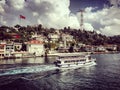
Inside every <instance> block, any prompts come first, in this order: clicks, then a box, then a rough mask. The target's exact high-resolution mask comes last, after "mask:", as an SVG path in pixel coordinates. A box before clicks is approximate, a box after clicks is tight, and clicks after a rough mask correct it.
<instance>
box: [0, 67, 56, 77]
mask: <svg viewBox="0 0 120 90" xmlns="http://www.w3.org/2000/svg"><path fill="white" fill-rule="evenodd" d="M56 69H58V67H55V66H54V65H39V66H30V67H19V68H10V69H2V70H0V76H5V75H15V74H27V73H39V72H46V71H51V70H56Z"/></svg>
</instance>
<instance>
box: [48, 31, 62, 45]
mask: <svg viewBox="0 0 120 90" xmlns="http://www.w3.org/2000/svg"><path fill="white" fill-rule="evenodd" d="M48 37H49V38H50V39H51V41H52V42H53V43H55V42H56V41H58V39H59V38H60V36H59V34H57V33H50V34H49V35H48Z"/></svg>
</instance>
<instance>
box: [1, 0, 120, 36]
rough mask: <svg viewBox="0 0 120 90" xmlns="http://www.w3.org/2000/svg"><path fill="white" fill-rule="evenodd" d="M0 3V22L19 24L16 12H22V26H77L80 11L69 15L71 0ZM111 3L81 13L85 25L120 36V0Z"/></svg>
mask: <svg viewBox="0 0 120 90" xmlns="http://www.w3.org/2000/svg"><path fill="white" fill-rule="evenodd" d="M3 1H4V3H2V4H0V15H2V16H3V19H2V21H1V24H3V25H9V26H14V25H16V24H19V23H20V19H19V15H24V16H25V17H26V19H25V20H21V25H37V24H42V25H43V26H44V27H48V28H50V27H53V28H58V29H59V28H64V27H67V26H70V27H71V28H76V29H78V28H80V13H77V14H76V15H75V14H73V13H72V14H71V11H70V9H69V6H70V0H16V1H15V0H3ZM109 2H110V4H111V6H110V7H109V6H107V5H106V6H107V7H105V8H103V9H101V10H96V9H97V7H87V8H85V13H84V28H85V29H86V30H89V31H93V30H97V32H101V33H102V34H105V35H119V34H120V33H119V26H120V17H119V15H120V10H119V9H120V8H119V6H120V0H109ZM98 30H99V31H98Z"/></svg>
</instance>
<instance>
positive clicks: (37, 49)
mask: <svg viewBox="0 0 120 90" xmlns="http://www.w3.org/2000/svg"><path fill="white" fill-rule="evenodd" d="M27 50H28V52H29V53H30V54H33V55H35V56H42V55H44V53H45V50H44V44H43V42H42V41H39V40H31V41H29V42H27Z"/></svg>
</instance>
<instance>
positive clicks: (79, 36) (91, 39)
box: [0, 24, 120, 45]
mask: <svg viewBox="0 0 120 90" xmlns="http://www.w3.org/2000/svg"><path fill="white" fill-rule="evenodd" d="M61 32H63V33H67V34H70V35H72V36H73V37H74V39H75V41H76V43H79V42H81V43H84V44H88V45H105V44H117V45H120V39H119V38H120V35H118V36H111V37H107V36H105V35H102V34H97V33H96V32H95V31H93V32H92V31H85V30H83V31H81V30H77V29H70V27H68V28H66V27H65V28H64V29H61ZM11 33H16V34H18V35H20V37H21V38H19V39H17V40H14V41H16V42H25V41H29V40H30V39H31V36H32V35H33V34H34V33H37V34H42V35H43V36H45V37H47V38H48V41H49V40H50V38H49V37H48V34H49V33H55V29H54V28H50V29H48V28H43V26H42V25H41V24H40V25H38V26H27V27H24V26H20V25H15V26H14V27H8V26H1V27H0V40H8V39H12V38H13V37H11Z"/></svg>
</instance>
